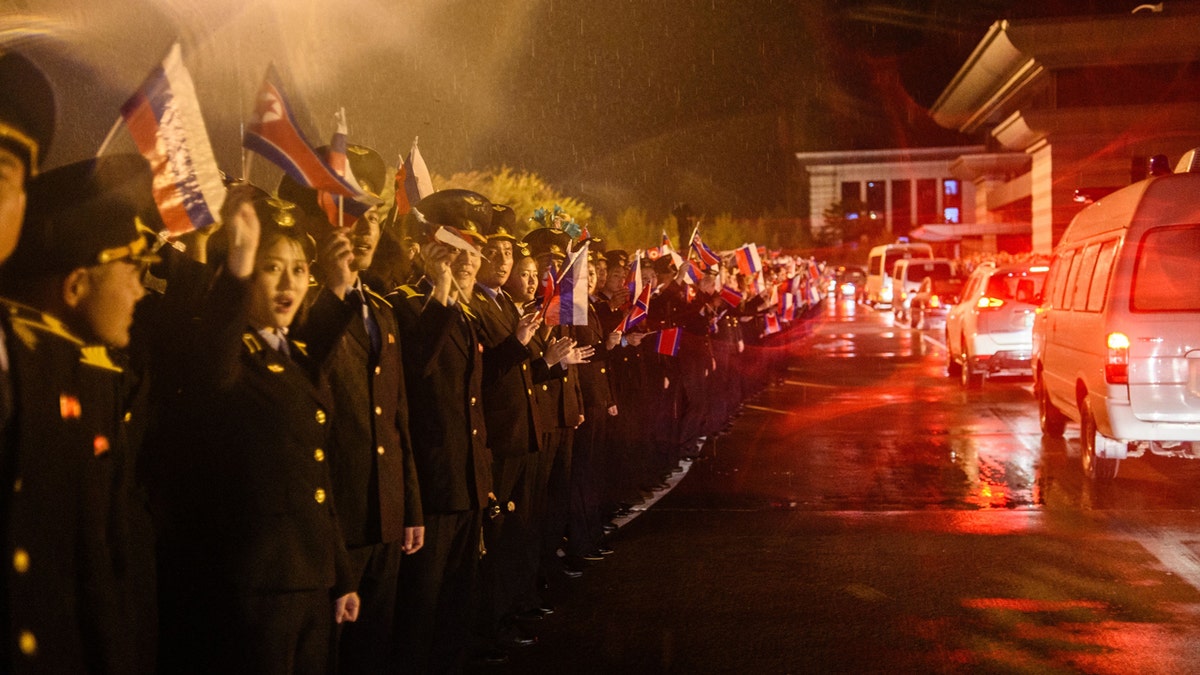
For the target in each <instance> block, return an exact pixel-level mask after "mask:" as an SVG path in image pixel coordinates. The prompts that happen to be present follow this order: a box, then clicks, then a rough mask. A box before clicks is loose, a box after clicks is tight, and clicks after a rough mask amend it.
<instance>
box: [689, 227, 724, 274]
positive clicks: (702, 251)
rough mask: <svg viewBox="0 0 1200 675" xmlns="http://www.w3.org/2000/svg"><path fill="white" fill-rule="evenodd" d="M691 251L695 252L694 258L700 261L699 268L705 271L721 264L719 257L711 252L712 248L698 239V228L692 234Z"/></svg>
mask: <svg viewBox="0 0 1200 675" xmlns="http://www.w3.org/2000/svg"><path fill="white" fill-rule="evenodd" d="M692 252H693V253H695V254H696V259H697V260H699V261H700V269H701V270H703V271H705V272H707V271H708V270H710V269H712V268H713V267H716V266H717V265H720V264H721V257H720V256H718V255H717V254H716V253H713V250H712V249H711V248H709V247H708V246H707V245H705V243H704V242H703V241H702V240H701V239H700V231H699V230H698V229H697V231H696V234H695V235H693V236H692Z"/></svg>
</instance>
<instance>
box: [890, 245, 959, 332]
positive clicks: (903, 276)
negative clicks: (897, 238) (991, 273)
mask: <svg viewBox="0 0 1200 675" xmlns="http://www.w3.org/2000/svg"><path fill="white" fill-rule="evenodd" d="M957 270H958V265H957V264H956V263H955V262H954V261H953V260H948V259H946V258H930V259H928V260H926V259H922V258H906V259H904V260H897V261H896V266H895V267H894V268H892V314H893V315H895V317H896V320H897V321H908V317H909V308H910V306H911V305H912V298H913V295H914V294H915V293H916V292H917V290H918V289H920V287H921V281H922V280H923V279H925V278H926V277H930V278H933V279H938V280H945V279H950V278H952V277H954V276H955V274H956V273H957Z"/></svg>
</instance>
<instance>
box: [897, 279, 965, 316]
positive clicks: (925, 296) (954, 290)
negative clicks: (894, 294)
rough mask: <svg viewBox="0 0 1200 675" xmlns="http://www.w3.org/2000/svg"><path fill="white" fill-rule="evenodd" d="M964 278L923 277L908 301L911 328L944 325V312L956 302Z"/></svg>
mask: <svg viewBox="0 0 1200 675" xmlns="http://www.w3.org/2000/svg"><path fill="white" fill-rule="evenodd" d="M965 283H966V279H964V278H962V277H960V276H953V277H950V278H948V279H934V278H933V277H925V278H924V279H922V280H921V285H920V286H919V287H917V292H916V293H913V294H912V299H911V301H910V302H909V308H908V316H909V319H910V323H911V324H912V327H913V328H918V329H923V328H935V327H939V326H941V327H944V326H945V324H946V314H947V313H948V312H949V311H950V308H951V307H953V306H954V305H955V304H957V303H958V298H959V296H960V295H961V294H962V289H963V284H965Z"/></svg>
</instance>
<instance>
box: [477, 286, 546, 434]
mask: <svg viewBox="0 0 1200 675" xmlns="http://www.w3.org/2000/svg"><path fill="white" fill-rule="evenodd" d="M471 309H472V311H474V312H475V313H476V314H477V315H478V316H479V322H480V326H481V328H482V331H481V338H482V340H483V346H484V349H483V383H482V384H483V415H484V420H485V422H486V424H487V433H488V447H490V448H491V450H492V455H493V456H495V457H497V458H501V457H519V456H521V455H524V454H526V453H530V452H537V451H538V447H539V444H540V442H541V426H540V420H539V419H538V417H537V416H536V415H535V413H534V405H535V403H534V399H533V387H534V382H533V372H532V370H531V369H530V360H529V356H530V354H529V348H528V347H527V346H525V345H523V344H521V341H520V340H518V339H517V336H516V330H517V322H518V321H520V318H521V317H520V310H518V309H517V306H516V304H514V303H513V301H512V298H510V297H509V296H508V294H507V293H506V292H505V291H504V290H500V291H498V293H497V295H496V297H495V299H493V298H492V296H491V295H490V294H488V292H487V291H484V290H483V289H481V288H480V287H478V286H476V288H475V296H474V298H473V299H472V300H471Z"/></svg>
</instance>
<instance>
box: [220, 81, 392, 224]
mask: <svg viewBox="0 0 1200 675" xmlns="http://www.w3.org/2000/svg"><path fill="white" fill-rule="evenodd" d="M242 145H243V146H244V147H246V149H248V150H253V151H254V152H257V153H258V154H260V155H262V156H263V157H266V158H267V159H268V160H270V161H271V163H273V164H275V165H276V166H278V167H279V168H281V169H283V170H284V172H286V173H287V174H288V175H289V176H291V177H292V178H294V179H295V180H296V182H298V183H300V184H301V185H304V186H305V187H310V188H313V189H316V190H324V191H325V192H331V193H333V194H337V195H342V196H343V197H350V198H351V199H360V200H364V201H367V202H370V201H371V200H372V199H373V198H372V197H371V196H370V195H368V194H366V193H364V192H362V191H361V190H355V189H354V187H353V186H352V185H350V184H349V183H347V182H346V181H345V180H343V179H342V177H341V176H338V175H337V174H336V173H334V172H333V170H332V169H330V168H329V165H327V164H326V163H325V161H324V160H322V159H321V157H320V156H318V155H317V152H316V151H315V150H313V147H312V146H311V145H309V143H308V141H307V140H305V138H304V134H302V133H301V132H300V127H299V125H297V124H296V118H295V117H294V116H293V115H292V109H291V107H290V106H288V103H287V99H286V98H284V96H283V87H282V86H281V85H280V84H279V75H278V73H276V72H275V66H274V65H271V66H270V67H269V68H267V76H266V77H265V78H264V79H263V83H262V87H261V88H260V89H259V90H258V99H257V101H256V103H255V107H254V115H253V116H252V117H251V118H250V124H248V125H247V126H246V133H245V136H244V137H243V138H242ZM375 203H378V200H375Z"/></svg>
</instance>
